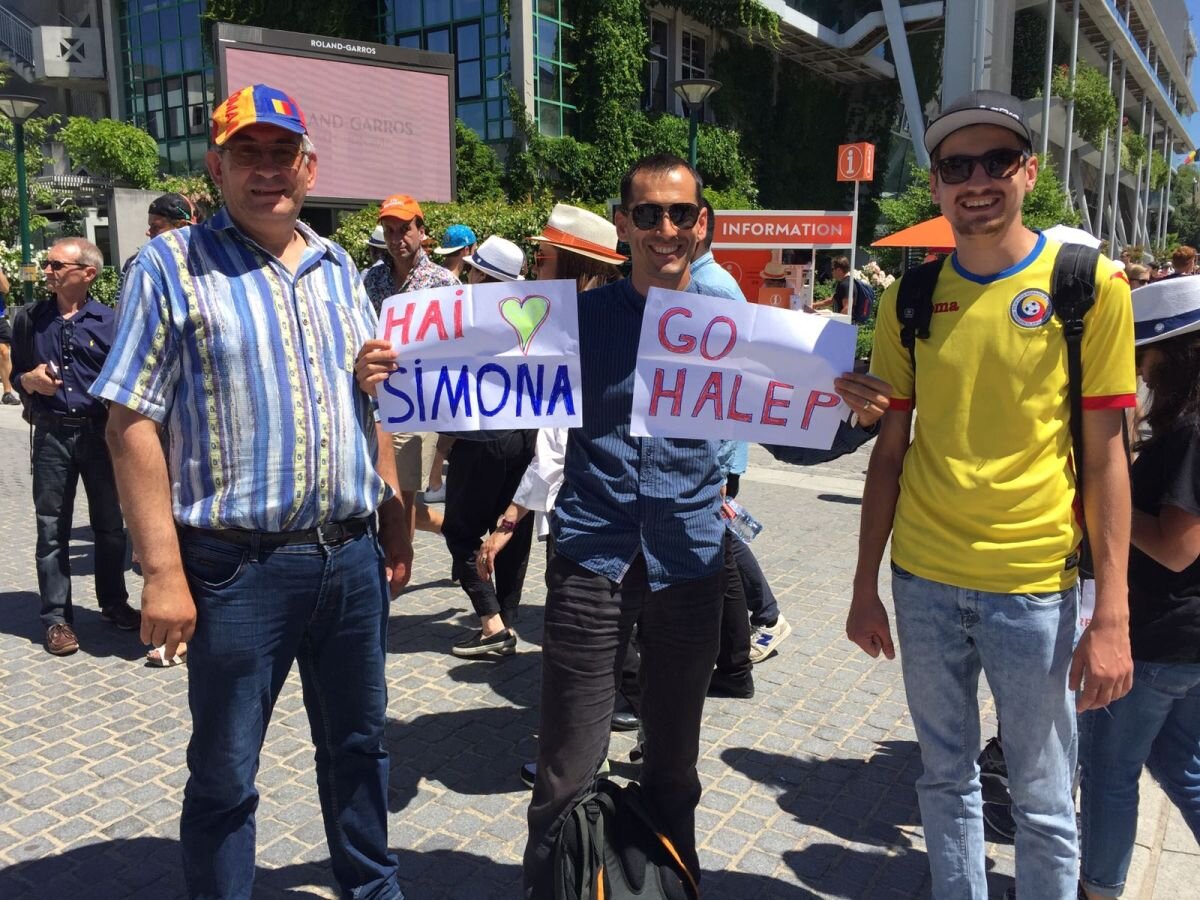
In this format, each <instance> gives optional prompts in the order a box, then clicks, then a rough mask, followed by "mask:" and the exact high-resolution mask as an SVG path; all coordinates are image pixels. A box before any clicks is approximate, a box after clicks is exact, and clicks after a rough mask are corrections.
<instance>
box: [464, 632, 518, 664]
mask: <svg viewBox="0 0 1200 900" xmlns="http://www.w3.org/2000/svg"><path fill="white" fill-rule="evenodd" d="M450 652H451V653H453V654H454V655H455V656H458V657H460V658H462V659H474V658H475V657H477V656H487V655H489V654H494V655H496V656H510V655H512V654H513V653H516V652H517V636H516V634H515V633H514V632H513V630H512V629H511V628H506V629H504V630H503V631H497V632H496V633H495V634H493V635H492V636H491V637H486V638H485V637H484V636H483V629H480V630H479V631H473V632H471V635H470V636H469V637H467V638H464V639H463V640H461V641H458V642H457V643H456V644H455V645H454V646H453V647H451V648H450Z"/></svg>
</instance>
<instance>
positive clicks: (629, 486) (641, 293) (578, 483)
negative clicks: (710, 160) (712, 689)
mask: <svg viewBox="0 0 1200 900" xmlns="http://www.w3.org/2000/svg"><path fill="white" fill-rule="evenodd" d="M702 189H703V184H702V182H701V179H700V176H699V174H698V173H697V172H696V171H695V170H694V169H693V168H692V167H691V166H689V165H688V164H687V163H686V162H685V161H684V160H682V159H680V158H678V157H676V156H673V155H671V154H658V155H654V156H650V157H647V158H645V159H642V160H640V161H639V162H637V163H635V164H634V165H633V167H632V168H631V169H630V170H629V171H628V172H626V173H625V176H624V178H622V180H621V205H620V207H619V208H618V210H617V212H616V223H615V224H616V226H617V234H618V236H619V237H620V238H621V240H623V241H625V242H626V243H627V244H628V245H629V251H630V259H631V262H632V270H631V274H630V277H629V278H626V279H623V280H621V281H618V282H614V283H612V284H609V285H605V286H603V287H600V288H596V289H595V290H591V291H586V292H584V293H583V294H581V295H580V297H579V348H580V354H579V355H580V361H581V364H582V367H583V391H584V400H583V425H582V427H580V428H575V429H572V430H571V433H570V436H569V439H568V442H567V451H566V461H565V470H564V471H565V481H564V484H563V487H562V491H561V492H560V493H559V495H558V501H557V504H556V507H555V509H554V512H553V514H552V518H551V531H552V534H553V537H554V549H555V553H554V558H553V559H552V560H551V561H550V562H549V563H548V564H547V571H546V583H547V587H548V593H547V598H546V610H545V633H544V634H545V639H544V643H543V646H542V695H541V704H540V709H539V715H540V727H539V731H538V761H537V777H536V780H535V782H534V786H533V796H532V798H531V801H530V806H529V840H528V843H527V844H526V847H525V856H524V880H525V896H526V898H528V900H551V898H552V897H554V890H553V887H552V869H553V867H552V861H553V855H554V846H555V841H556V839H557V838H558V835H559V832H560V831H561V829H562V825H563V822H564V820H565V818H566V817H567V815H568V814H569V813H570V810H571V808H572V807H573V806H574V804H575V803H576V802H577V801H578V800H579V799H580V798H581V797H582V795H583V794H584V792H585V791H586V790H587V789H588V786H589V784H590V783H591V782H592V779H593V778H594V776H595V773H596V768H597V766H598V765H599V764H600V762H601V761H602V760H603V759H604V757H605V752H606V749H607V746H608V740H609V725H610V720H611V717H612V712H613V701H614V695H615V683H614V679H613V672H614V671H618V670H619V669H620V668H621V662H622V659H621V655H622V654H623V653H624V650H625V647H627V646H628V643H629V636H630V633H631V631H632V629H633V627H634V625H635V624H636V625H637V629H638V643H639V647H640V650H641V675H640V679H641V686H642V697H641V710H640V712H641V718H642V721H643V723H644V724H645V743H644V748H645V756H644V758H643V759H644V761H643V767H642V775H641V779H640V782H641V787H642V790H643V791H644V793H645V795H646V797H647V799H648V800H649V802H650V804H651V805H652V806H653V808H654V809H655V811H656V813H657V814H658V816H659V817H660V818H659V821H660V823H661V825H662V826H663V827H664V829H665V831H666V834H667V836H668V837H669V838H670V840H671V842H672V843H673V844H674V846H675V848H676V849H677V850H678V852H679V855H680V858H681V859H682V861H683V863H684V864H685V865H686V866H687V868H688V870H689V872H691V873H692V875H693V876H694V877H695V878H697V879H698V878H699V875H700V871H699V861H698V858H697V855H696V836H695V810H696V805H697V804H698V803H699V801H700V779H699V777H698V775H697V772H696V761H697V758H698V755H699V745H700V720H701V714H702V712H703V709H704V698H705V694H706V691H707V689H708V684H709V680H710V677H711V675H712V672H713V666H714V664H715V662H716V659H717V651H718V641H719V635H718V631H719V623H720V619H721V604H722V594H723V586H722V584H721V576H720V573H721V568H722V563H723V558H724V557H723V540H724V534H725V527H724V525H723V523H722V519H721V518H720V513H719V509H720V486H721V482H722V477H721V474H720V470H719V468H718V465H717V455H716V448H717V442H716V441H696V440H674V439H669V438H637V437H633V436H631V434H630V424H629V422H630V412H631V404H632V401H633V381H634V377H633V376H634V370H635V368H636V361H637V352H638V340H639V336H640V333H641V326H642V312H643V310H644V308H645V302H646V293H647V292H648V291H649V290H650V288H652V287H660V288H665V289H668V290H678V291H682V290H689V291H696V286H695V285H694V283H693V282H692V281H691V275H690V265H691V261H692V258H693V257H694V256H695V255H696V246H697V242H698V241H699V240H701V239H702V238H703V237H704V235H705V231H706V228H707V225H708V217H707V213H706V211H705V210H704V208H703V205H702V204H703V202H704V201H703V197H702V193H701V191H702ZM696 292H698V291H696ZM868 395H869V396H870V397H874V398H875V402H876V403H882V404H883V405H886V398H885V397H882V396H878V395H876V394H874V393H872V392H869V391H868V392H864V396H863V397H861V398H859V397H854V398H853V400H852V402H851V406H852V408H854V409H855V411H856V412H859V413H860V415H862V416H863V418H864V422H865V423H866V424H869V423H870V422H873V421H874V420H875V418H877V417H878V415H879V407H878V406H877V405H876V406H875V407H874V409H875V412H874V414H872V412H871V409H872V407H871V406H868V405H867V403H866V401H867V399H868ZM847 399H848V400H851V397H850V396H847ZM743 615H744V613H743Z"/></svg>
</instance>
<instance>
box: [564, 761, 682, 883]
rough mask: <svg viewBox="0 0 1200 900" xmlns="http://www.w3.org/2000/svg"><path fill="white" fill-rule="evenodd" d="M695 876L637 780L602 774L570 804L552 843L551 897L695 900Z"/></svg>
mask: <svg viewBox="0 0 1200 900" xmlns="http://www.w3.org/2000/svg"><path fill="white" fill-rule="evenodd" d="M699 896H700V891H699V888H698V887H697V886H696V881H695V878H694V877H693V876H692V874H691V873H690V872H688V870H687V867H686V866H685V865H684V864H683V860H681V859H680V857H679V854H678V852H677V851H676V850H675V847H674V845H673V844H672V843H671V841H670V840H669V839H668V838H667V837H666V836H665V835H664V834H663V833H662V829H660V828H659V827H658V826H657V825H656V824H655V821H654V815H653V813H652V812H651V810H650V807H649V805H648V804H647V802H646V799H645V797H644V796H643V795H642V791H641V788H640V787H639V786H638V785H637V784H636V783H630V784H628V785H626V786H625V787H621V786H620V785H618V784H616V783H615V782H612V781H609V780H608V779H607V778H601V779H599V780H598V781H597V782H596V789H595V791H594V792H592V793H590V794H588V795H587V796H586V797H584V798H583V799H582V800H580V801H579V803H577V804H576V805H575V808H574V809H573V810H571V814H570V816H568V817H567V820H566V822H565V823H564V824H563V830H562V833H561V834H559V837H558V841H557V842H556V843H555V846H554V900H698V898H699Z"/></svg>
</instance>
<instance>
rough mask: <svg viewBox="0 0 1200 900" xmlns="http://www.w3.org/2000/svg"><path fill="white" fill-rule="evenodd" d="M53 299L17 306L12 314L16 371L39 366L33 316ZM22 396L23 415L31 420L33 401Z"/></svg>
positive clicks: (13, 357)
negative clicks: (35, 346) (35, 347)
mask: <svg viewBox="0 0 1200 900" xmlns="http://www.w3.org/2000/svg"><path fill="white" fill-rule="evenodd" d="M53 302H54V301H53V300H51V299H46V298H43V299H41V300H37V301H35V302H33V303H26V304H25V305H24V306H19V307H17V310H16V312H14V313H13V315H12V367H13V371H14V372H28V371H29V370H30V369H33V368H35V367H36V366H37V364H38V361H37V355H36V354H35V352H34V349H33V317H34V315H36V314H37V312H38V311H39V310H40V309H41V308H42V306H43V305H44V304H49V303H53ZM17 396H19V397H20V398H21V404H22V407H23V409H22V410H21V415H22V417H23V418H24V419H25V421H26V422H31V421H32V418H33V413H32V410H31V409H30V406H31V403H30V400H29V398H28V397H26V396H25V395H24V394H18V395H17Z"/></svg>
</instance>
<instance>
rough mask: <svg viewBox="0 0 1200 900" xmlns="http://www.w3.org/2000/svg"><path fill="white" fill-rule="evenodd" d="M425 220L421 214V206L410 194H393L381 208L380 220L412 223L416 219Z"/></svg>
mask: <svg viewBox="0 0 1200 900" xmlns="http://www.w3.org/2000/svg"><path fill="white" fill-rule="evenodd" d="M418 217H419V218H421V219H424V218H425V214H424V213H423V212H421V204H420V203H418V202H417V201H416V200H414V199H413V198H412V197H410V196H408V194H392V196H390V197H388V198H387V199H386V200H384V201H383V204H382V205H381V206H380V207H379V218H380V219H401V220H403V221H405V222H410V221H412V220H413V219H416V218H418Z"/></svg>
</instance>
